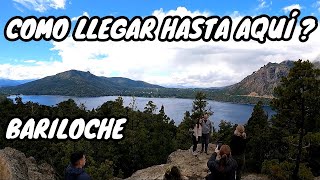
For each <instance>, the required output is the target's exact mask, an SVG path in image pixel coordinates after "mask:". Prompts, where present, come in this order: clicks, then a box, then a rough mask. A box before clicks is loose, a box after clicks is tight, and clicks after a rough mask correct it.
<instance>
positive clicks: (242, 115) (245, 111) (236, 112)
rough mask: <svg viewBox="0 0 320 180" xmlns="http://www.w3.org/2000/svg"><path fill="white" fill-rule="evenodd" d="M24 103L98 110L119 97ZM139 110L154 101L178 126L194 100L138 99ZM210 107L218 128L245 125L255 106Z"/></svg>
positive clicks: (44, 98)
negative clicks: (222, 122)
mask: <svg viewBox="0 0 320 180" xmlns="http://www.w3.org/2000/svg"><path fill="white" fill-rule="evenodd" d="M15 97H16V96H9V98H10V99H13V100H14V99H15ZM20 97H21V98H22V101H23V102H28V101H31V102H35V103H39V104H42V105H48V106H54V105H56V104H58V103H59V102H62V101H65V100H68V99H70V98H71V99H73V100H75V101H76V102H77V104H80V103H83V104H84V105H85V106H86V108H87V109H90V110H91V109H92V108H97V107H99V106H101V105H102V104H103V103H104V102H107V101H110V100H111V101H112V100H115V99H116V98H117V96H103V97H71V96H51V95H50V96H49V95H20ZM122 98H123V100H124V105H125V106H128V105H129V103H130V102H132V97H128V96H123V97H122ZM135 99H136V106H137V109H139V110H141V111H143V110H144V107H145V105H146V104H147V103H148V101H153V102H154V104H156V105H157V108H158V109H157V111H159V109H160V107H161V105H163V106H164V109H165V113H166V114H167V115H168V116H169V117H170V118H171V119H173V120H174V121H175V124H176V125H178V124H180V122H181V121H182V119H183V117H184V113H185V112H186V111H190V112H191V110H192V102H193V99H180V98H144V97H136V98H135ZM208 107H211V109H212V110H213V111H214V114H213V116H211V117H210V120H211V121H212V122H213V123H214V126H215V127H216V128H217V127H218V124H219V122H220V120H226V121H230V122H232V123H235V124H245V123H246V122H247V121H248V119H249V118H250V116H251V113H252V110H253V107H254V106H253V105H249V104H233V103H227V102H218V101H212V100H208ZM264 110H265V112H266V113H267V114H268V115H269V117H270V116H271V115H272V114H274V112H273V111H272V109H271V108H270V107H269V106H265V107H264Z"/></svg>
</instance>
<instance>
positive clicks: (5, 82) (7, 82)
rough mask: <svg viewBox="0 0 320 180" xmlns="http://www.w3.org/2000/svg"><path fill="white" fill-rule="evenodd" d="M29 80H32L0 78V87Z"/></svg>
mask: <svg viewBox="0 0 320 180" xmlns="http://www.w3.org/2000/svg"><path fill="white" fill-rule="evenodd" d="M30 81H33V80H11V79H1V78H0V87H8V86H17V85H20V84H25V83H27V82H30Z"/></svg>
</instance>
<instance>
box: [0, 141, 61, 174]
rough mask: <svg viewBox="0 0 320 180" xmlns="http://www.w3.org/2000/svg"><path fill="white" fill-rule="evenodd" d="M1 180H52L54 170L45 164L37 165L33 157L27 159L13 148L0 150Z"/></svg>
mask: <svg viewBox="0 0 320 180" xmlns="http://www.w3.org/2000/svg"><path fill="white" fill-rule="evenodd" d="M0 179H1V180H54V179H55V178H54V169H53V168H52V167H51V166H50V165H49V164H47V163H43V164H40V165H38V164H37V163H36V160H35V159H34V158H33V157H29V158H27V157H26V156H25V154H23V153H22V152H20V151H18V150H15V149H13V148H9V147H7V148H5V149H3V150H0Z"/></svg>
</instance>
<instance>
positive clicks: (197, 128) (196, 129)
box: [190, 120, 202, 156]
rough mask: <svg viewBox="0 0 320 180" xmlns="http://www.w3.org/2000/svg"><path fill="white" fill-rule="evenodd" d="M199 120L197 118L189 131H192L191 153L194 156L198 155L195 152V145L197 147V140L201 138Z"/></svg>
mask: <svg viewBox="0 0 320 180" xmlns="http://www.w3.org/2000/svg"><path fill="white" fill-rule="evenodd" d="M201 123H202V122H201V120H198V121H197V122H196V123H195V125H194V126H193V129H191V130H190V131H191V132H193V134H192V142H193V147H192V155H194V156H196V155H198V153H197V147H198V142H199V141H200V139H201V135H202V125H201Z"/></svg>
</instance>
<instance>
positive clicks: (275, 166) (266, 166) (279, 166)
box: [261, 159, 314, 180]
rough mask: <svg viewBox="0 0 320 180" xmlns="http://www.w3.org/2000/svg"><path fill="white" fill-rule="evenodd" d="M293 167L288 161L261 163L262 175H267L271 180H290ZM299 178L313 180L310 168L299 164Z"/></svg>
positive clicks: (274, 160)
mask: <svg viewBox="0 0 320 180" xmlns="http://www.w3.org/2000/svg"><path fill="white" fill-rule="evenodd" d="M294 167H295V164H294V163H290V162H288V161H283V162H279V160H277V159H273V160H266V161H264V162H263V163H262V169H261V171H262V173H264V174H267V175H268V176H269V178H270V179H273V180H287V179H292V172H293V169H294ZM299 178H300V179H303V180H313V179H314V176H313V175H312V172H311V170H310V168H308V167H307V166H306V165H305V164H300V169H299Z"/></svg>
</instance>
